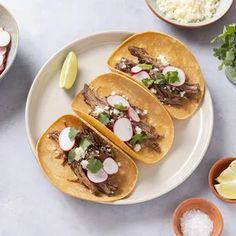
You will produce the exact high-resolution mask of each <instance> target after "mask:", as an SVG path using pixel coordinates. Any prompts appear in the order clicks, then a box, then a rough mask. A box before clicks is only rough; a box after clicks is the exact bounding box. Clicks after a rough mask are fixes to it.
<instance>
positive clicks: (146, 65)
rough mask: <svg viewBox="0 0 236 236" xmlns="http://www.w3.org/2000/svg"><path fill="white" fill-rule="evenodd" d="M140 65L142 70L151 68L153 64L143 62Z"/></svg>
mask: <svg viewBox="0 0 236 236" xmlns="http://www.w3.org/2000/svg"><path fill="white" fill-rule="evenodd" d="M138 67H140V68H141V69H142V70H151V69H152V67H153V65H151V64H146V63H142V64H138Z"/></svg>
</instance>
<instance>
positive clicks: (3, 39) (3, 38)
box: [0, 30, 11, 47]
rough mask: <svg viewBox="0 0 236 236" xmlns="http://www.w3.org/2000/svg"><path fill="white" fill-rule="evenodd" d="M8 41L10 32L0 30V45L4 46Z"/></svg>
mask: <svg viewBox="0 0 236 236" xmlns="http://www.w3.org/2000/svg"><path fill="white" fill-rule="evenodd" d="M10 41H11V36H10V34H9V33H8V32H7V31H6V30H0V47H6V46H7V45H8V44H9V43H10Z"/></svg>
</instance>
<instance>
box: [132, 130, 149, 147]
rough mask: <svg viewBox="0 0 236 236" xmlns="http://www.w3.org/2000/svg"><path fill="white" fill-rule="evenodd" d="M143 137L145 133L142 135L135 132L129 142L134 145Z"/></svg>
mask: <svg viewBox="0 0 236 236" xmlns="http://www.w3.org/2000/svg"><path fill="white" fill-rule="evenodd" d="M145 137H146V135H144V134H142V133H141V134H135V135H134V136H133V137H132V138H131V140H130V141H129V142H130V144H131V145H132V146H134V145H135V144H137V143H140V142H142V141H143V139H144V138H145Z"/></svg>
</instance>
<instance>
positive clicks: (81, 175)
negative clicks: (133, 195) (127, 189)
mask: <svg viewBox="0 0 236 236" xmlns="http://www.w3.org/2000/svg"><path fill="white" fill-rule="evenodd" d="M59 134H60V131H53V132H51V133H49V135H48V138H50V139H52V140H54V141H55V142H56V143H58V137H59ZM85 138H86V139H89V140H90V141H92V142H93V145H91V146H90V147H89V148H88V150H87V151H86V156H85V159H86V160H88V159H90V158H96V159H99V160H101V161H104V160H105V159H106V158H108V157H111V158H113V153H112V150H111V147H110V145H108V144H106V143H105V142H104V140H103V139H102V138H100V137H99V136H98V135H97V134H96V133H94V132H93V131H92V130H90V129H89V128H83V129H82V130H81V131H80V132H79V133H78V134H77V135H76V137H75V142H76V144H75V145H76V146H77V145H78V144H79V143H80V141H81V140H82V139H85ZM59 151H60V157H61V158H63V163H62V164H63V165H65V164H68V165H69V166H70V168H71V169H72V171H73V172H74V174H75V175H76V179H75V180H69V181H71V182H79V183H82V184H84V186H86V187H87V188H88V189H89V190H90V191H91V193H93V194H95V195H99V194H100V193H104V194H106V195H108V196H110V195H114V194H115V193H116V191H117V190H118V188H119V186H118V183H117V182H116V181H115V180H114V178H112V177H111V176H108V179H107V180H106V181H104V182H102V183H93V182H91V181H90V180H89V179H88V177H87V174H86V173H87V170H85V169H83V168H82V166H81V161H76V160H73V161H72V162H69V161H68V157H67V156H68V153H67V152H65V151H63V150H61V149H60V150H59Z"/></svg>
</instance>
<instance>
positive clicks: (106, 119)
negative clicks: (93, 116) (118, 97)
mask: <svg viewBox="0 0 236 236" xmlns="http://www.w3.org/2000/svg"><path fill="white" fill-rule="evenodd" d="M98 120H99V121H100V122H101V123H103V124H104V125H107V124H108V123H109V122H110V115H109V114H108V113H106V112H101V113H100V114H99V115H98Z"/></svg>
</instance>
